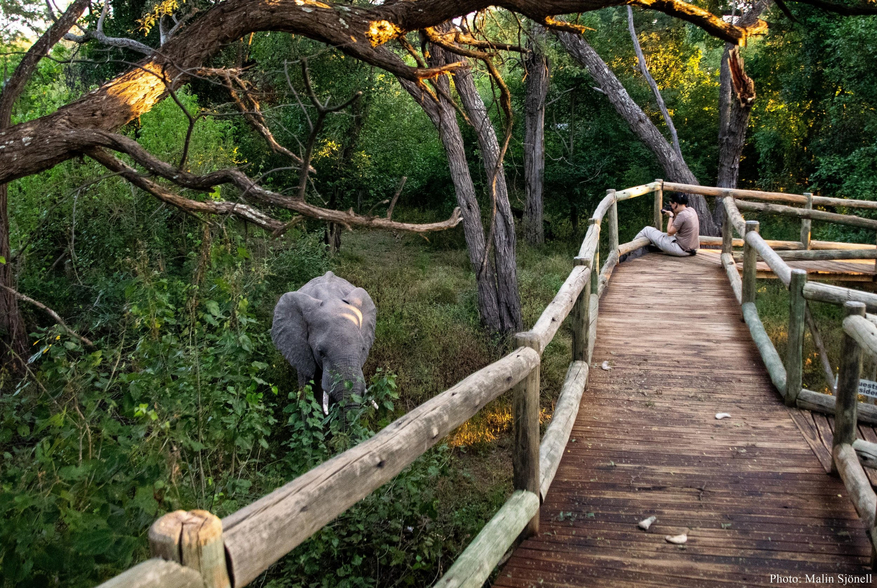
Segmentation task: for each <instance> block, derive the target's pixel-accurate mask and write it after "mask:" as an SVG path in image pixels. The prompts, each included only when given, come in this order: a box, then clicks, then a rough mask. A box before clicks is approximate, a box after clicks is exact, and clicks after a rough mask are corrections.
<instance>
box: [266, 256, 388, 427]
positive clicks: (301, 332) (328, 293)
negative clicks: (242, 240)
mask: <svg viewBox="0 0 877 588" xmlns="http://www.w3.org/2000/svg"><path fill="white" fill-rule="evenodd" d="M375 317H376V310H375V305H374V303H373V302H372V299H371V297H370V296H369V295H368V292H366V291H365V290H363V289H362V288H357V287H355V286H353V285H352V284H350V283H349V282H347V281H346V280H344V279H342V278H339V277H337V276H335V275H334V274H332V272H328V273H326V275H324V276H321V277H319V278H315V279H313V280H311V281H310V282H308V283H307V284H306V285H305V286H304V287H302V288H301V289H300V290H298V291H297V292H287V293H286V294H284V295H283V296H282V297H281V298H280V301H279V302H278V303H277V306H276V307H275V308H274V324H273V325H272V327H271V337H272V339H273V340H274V345H275V346H276V347H277V349H278V350H279V351H280V352H281V353H282V354H283V356H284V357H285V358H286V360H287V361H288V362H289V363H290V365H292V367H294V368H295V369H296V371H297V372H298V383H299V386H302V387H303V386H305V385H306V384H307V383H308V382H309V381H310V380H312V379H313V380H314V382H315V384H317V385H318V386H319V387H320V388H321V389H322V391H323V392H325V393H327V394H328V395H329V399H330V400H331V401H332V402H338V403H341V405H342V407H343V408H344V409H345V411H346V410H348V409H349V408H350V407H351V406H352V403H351V400H350V397H351V396H352V395H354V394H356V395H358V396H360V397H362V395H363V394H364V393H365V378H364V377H363V374H362V366H363V365H364V364H365V360H366V359H367V358H368V353H369V350H370V349H371V346H372V343H374V339H375Z"/></svg>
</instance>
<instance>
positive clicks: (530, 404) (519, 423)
mask: <svg viewBox="0 0 877 588" xmlns="http://www.w3.org/2000/svg"><path fill="white" fill-rule="evenodd" d="M515 345H517V346H518V347H529V348H531V349H535V350H536V351H537V352H538V351H539V341H538V338H537V337H536V336H535V335H534V334H533V333H530V332H526V333H518V334H517V335H515ZM539 371H540V366H538V365H537V366H536V367H534V368H533V370H532V371H531V372H530V374H529V375H528V376H527V377H526V378H524V379H523V380H521V382H520V383H519V384H517V385H516V386H515V387H514V390H513V392H512V407H513V415H514V439H515V441H514V443H515V444H514V451H513V453H512V468H513V474H512V481H513V483H514V488H515V490H527V491H529V492H533V493H534V494H536V495H537V496H539V480H540V476H539V387H540V376H539ZM538 532H539V512H538V511H537V512H536V515H535V516H534V517H533V518H532V519H531V520H530V522H529V523H527V526H526V527H525V528H524V531H523V532H522V533H521V537H531V536H533V535H535V534H536V533H538Z"/></svg>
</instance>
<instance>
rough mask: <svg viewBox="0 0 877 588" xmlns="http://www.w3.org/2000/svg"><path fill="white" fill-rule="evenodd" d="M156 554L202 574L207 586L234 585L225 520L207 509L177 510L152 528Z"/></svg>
mask: <svg viewBox="0 0 877 588" xmlns="http://www.w3.org/2000/svg"><path fill="white" fill-rule="evenodd" d="M149 548H150V551H151V552H152V556H153V557H160V558H163V559H167V560H170V561H175V562H177V563H179V564H182V565H183V566H185V567H187V568H191V569H193V570H195V571H197V572H198V573H199V574H201V578H202V580H203V581H204V586H205V588H231V581H230V580H229V578H228V568H227V567H226V563H225V545H224V544H223V541H222V521H221V520H220V519H219V517H217V516H215V515H213V514H211V513H209V512H207V511H206V510H192V511H189V512H186V511H184V510H177V511H174V512H171V513H168V514H166V515H164V516H163V517H161V518H160V519H158V520H157V521H155V523H153V524H152V527H150V529H149Z"/></svg>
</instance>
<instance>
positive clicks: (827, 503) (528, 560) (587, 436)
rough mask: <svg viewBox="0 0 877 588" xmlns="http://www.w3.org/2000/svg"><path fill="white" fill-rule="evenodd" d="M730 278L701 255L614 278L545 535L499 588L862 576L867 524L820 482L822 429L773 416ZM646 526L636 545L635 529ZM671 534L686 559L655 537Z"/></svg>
mask: <svg viewBox="0 0 877 588" xmlns="http://www.w3.org/2000/svg"><path fill="white" fill-rule="evenodd" d="M871 267H872V268H873V263H871ZM725 280H726V278H725V275H724V272H723V271H721V268H720V267H719V266H717V264H715V263H714V262H713V261H712V260H711V259H710V258H709V257H708V256H700V255H698V256H697V257H694V258H685V259H679V258H671V257H666V256H660V255H647V256H645V257H642V258H639V259H636V260H633V261H631V262H626V263H624V264H621V265H619V267H618V268H617V269H616V270H615V273H614V274H613V278H612V281H611V282H610V287H609V289H608V290H607V291H606V294H605V295H604V297H603V300H602V301H601V304H600V315H599V323H598V335H597V343H596V347H595V351H594V367H595V368H596V369H593V370H592V372H591V380H590V383H589V387H588V390H586V391H585V394H584V397H583V398H582V403H581V409H580V411H579V415H578V417H577V420H576V423H575V425H574V427H573V430H572V433H571V436H570V442H569V443H568V444H567V447H566V450H565V452H564V457H563V460H562V461H561V463H560V466H559V468H558V472H557V476H556V478H555V481H554V483H553V485H552V486H551V489H550V490H549V492H548V495H547V497H546V499H545V502H544V503H543V505H542V510H541V514H540V530H541V533H540V535H538V536H536V537H533V538H530V539H528V540H526V541H524V542H523V543H522V544H521V545H520V546H519V547H518V549H517V550H516V551H515V552H514V554H513V555H512V557H511V559H510V560H509V561H508V562H507V563H506V564H505V566H504V567H503V569H502V570H501V571H500V573H499V575H498V577H497V578H496V580H495V581H494V583H493V586H504V587H509V588H511V587H521V586H528V587H529V586H557V587H560V586H564V587H571V586H634V585H636V586H739V585H746V586H771V585H776V584H777V582H776V581H773V582H772V581H771V575H774V576H777V575H779V576H794V577H799V578H800V580H799V582H800V583H805V575H806V574H827V575H834V574H841V573H842V574H855V575H861V574H866V573H867V572H868V569H867V565H868V558H869V554H870V548H869V545H868V541H867V538H866V536H865V533H864V529H863V526H862V523H861V522H860V520H859V518H858V516H857V515H856V513H855V511H854V509H853V507H852V504H851V503H850V501H849V498H848V495H847V492H846V489H845V488H844V487H843V484H842V483H841V482H840V481H839V480H838V479H836V478H832V477H830V476H828V475H826V473H825V471H826V469H825V463H826V459H827V458H829V457H830V435H831V430H830V426H829V422H828V420H827V419H825V418H824V417H823V420H822V421H821V422H819V423H816V422H814V421H813V417H811V416H810V415H809V413H806V412H801V411H797V410H789V409H787V408H786V407H785V406H783V404H782V402H781V400H780V398H779V396H778V394H777V393H776V390H775V389H774V388H773V387H772V385H771V384H770V380H769V378H768V377H767V374H766V372H765V370H764V366H763V364H762V363H761V358H760V357H759V355H758V352H757V350H756V349H755V346H754V345H753V344H752V340H751V338H750V336H749V333H748V329H747V328H746V326H745V325H744V324H743V323H742V322H741V320H740V310H739V307H737V306H736V302H735V301H734V299H733V294H731V291H730V288H729V287H728V285H727V283H726V281H725ZM603 361H609V364H610V366H611V368H612V369H611V370H609V371H605V370H602V369H599V366H600V364H601V363H602V362H603ZM718 412H727V413H730V414H731V415H732V416H731V418H730V419H723V420H716V419H715V415H716V413H718ZM872 433H873V431H872ZM826 441H827V442H828V443H829V444H828V445H826ZM650 515H655V516H657V518H658V521H657V522H656V523H655V525H654V526H653V527H652V528H651V530H650V532H648V533H646V532H643V531H642V530H640V529H639V528H638V527H637V526H636V523H637V522H638V521H639V520H641V519H643V518H646V517H648V516H650ZM681 532H687V533H688V536H689V540H688V543H687V544H686V545H685V546H683V547H679V546H675V545H670V544H669V543H666V542H665V541H664V539H663V538H664V536H665V535H668V534H674V535H675V534H677V533H681Z"/></svg>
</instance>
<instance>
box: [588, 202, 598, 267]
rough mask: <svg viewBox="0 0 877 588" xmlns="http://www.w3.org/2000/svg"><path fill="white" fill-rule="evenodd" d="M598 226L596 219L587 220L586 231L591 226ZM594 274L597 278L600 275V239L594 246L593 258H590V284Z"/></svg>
mask: <svg viewBox="0 0 877 588" xmlns="http://www.w3.org/2000/svg"><path fill="white" fill-rule="evenodd" d="M599 224H600V221H598V220H597V219H595V218H589V219H588V230H590V228H591V227H592V226H593V225H599ZM595 272H596V273H597V275H598V276H599V274H600V238H599V237H598V238H597V243H596V245H594V256H593V257H592V258H591V282H593V281H594V273H595ZM598 280H599V278H598Z"/></svg>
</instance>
